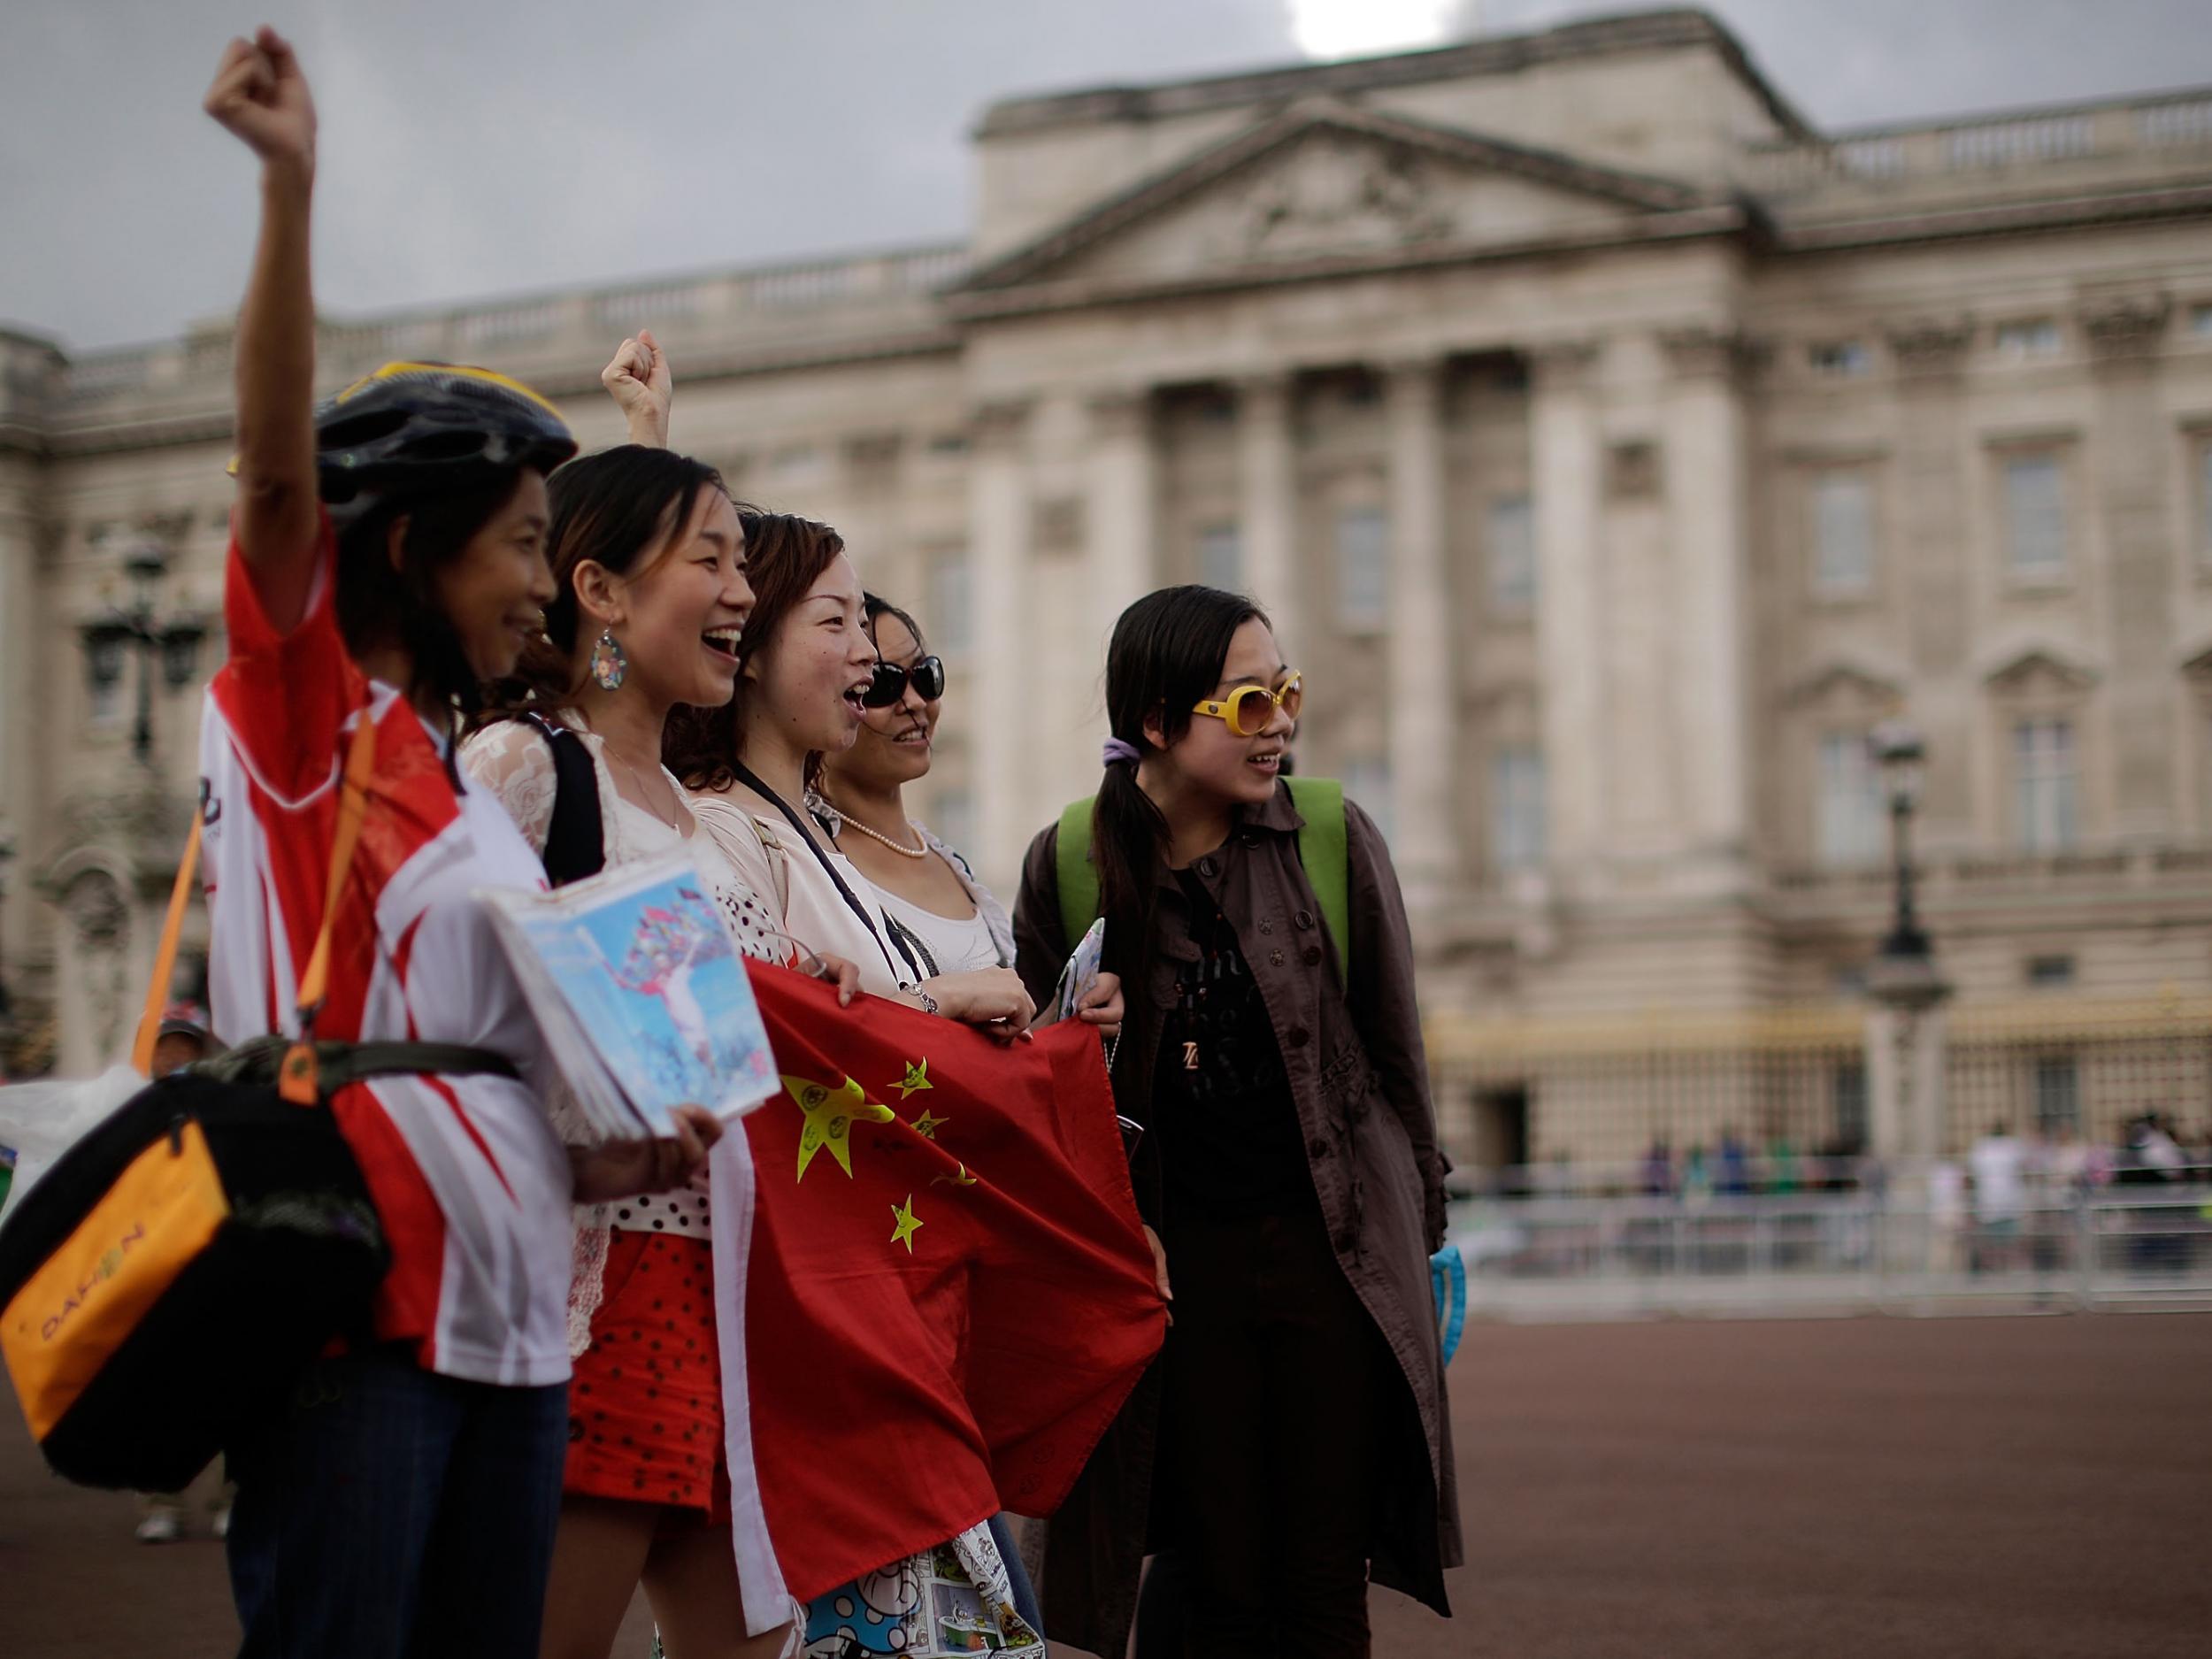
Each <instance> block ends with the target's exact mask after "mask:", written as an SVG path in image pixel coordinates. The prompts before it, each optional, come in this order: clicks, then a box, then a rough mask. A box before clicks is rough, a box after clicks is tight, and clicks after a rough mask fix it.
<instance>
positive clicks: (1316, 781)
mask: <svg viewBox="0 0 2212 1659" xmlns="http://www.w3.org/2000/svg"><path fill="white" fill-rule="evenodd" d="M1283 781H1284V782H1286V783H1287V784H1288V785H1289V786H1290V798H1291V803H1292V804H1293V805H1294V806H1295V807H1296V808H1297V809H1298V816H1299V817H1300V818H1302V819H1304V820H1305V821H1304V823H1303V824H1302V826H1300V827H1299V831H1298V859H1299V862H1300V863H1301V864H1304V865H1305V867H1306V879H1307V880H1308V881H1309V882H1310V883H1311V884H1312V887H1313V896H1314V899H1315V902H1317V903H1318V904H1319V905H1320V906H1321V920H1322V922H1323V923H1324V925H1325V926H1326V927H1327V928H1328V930H1329V939H1330V941H1331V942H1332V943H1333V944H1334V945H1335V947H1336V965H1337V971H1338V973H1339V975H1340V977H1341V978H1342V979H1344V981H1345V982H1346V983H1347V984H1349V983H1350V981H1351V975H1352V921H1351V916H1352V905H1351V862H1352V854H1351V838H1350V835H1349V833H1348V832H1347V830H1346V828H1345V822H1344V786H1343V785H1342V784H1340V783H1339V782H1337V781H1336V780H1334V779H1333V778H1286V779H1285V780H1283ZM1097 801H1098V797H1097V796H1096V795H1087V796H1086V797H1085V798H1084V799H1082V800H1080V801H1073V802H1070V803H1069V804H1068V808H1067V810H1065V811H1064V812H1063V813H1061V814H1060V835H1059V841H1058V844H1057V845H1056V848H1055V849H1054V853H1055V861H1054V862H1055V863H1056V865H1057V874H1058V876H1059V881H1060V926H1061V927H1062V928H1063V930H1064V932H1065V933H1066V935H1067V939H1068V948H1069V949H1071V950H1072V949H1074V948H1075V941H1077V940H1079V939H1080V938H1082V937H1083V935H1084V934H1085V933H1087V932H1088V931H1089V929H1090V926H1091V924H1092V923H1093V922H1094V921H1095V920H1097V919H1098V866H1097V865H1096V864H1093V863H1092V862H1091V818H1092V812H1093V810H1094V808H1095V806H1096V804H1097Z"/></svg>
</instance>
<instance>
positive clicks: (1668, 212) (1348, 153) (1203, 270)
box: [964, 100, 1744, 300]
mask: <svg viewBox="0 0 2212 1659" xmlns="http://www.w3.org/2000/svg"><path fill="white" fill-rule="evenodd" d="M1743 222H1744V219H1743V214H1742V210H1741V209H1740V207H1739V206H1738V205H1737V204H1735V203H1734V202H1732V201H1731V200H1730V199H1728V198H1726V197H1724V196H1718V195H1717V194H1715V193H1714V192H1712V191H1709V190H1706V189H1703V188H1699V187H1696V186H1693V185H1686V184H1683V183H1680V182H1678V181H1676V180H1667V179H1660V178H1655V177H1651V176H1649V175H1646V174H1640V173H1624V172H1621V171H1619V170H1617V169H1615V168H1609V167H1601V166H1595V165H1591V164H1589V163H1586V162H1581V161H1577V160H1575V159H1574V158H1572V157H1568V156H1563V155H1561V154H1559V153H1557V152H1555V151H1551V150H1532V149H1529V148H1527V147H1526V146H1523V145H1517V144H1510V143H1506V142H1501V141H1499V140H1496V139H1491V138H1486V137H1483V136H1480V135H1479V134H1472V133H1467V132H1463V131H1460V130H1458V129H1455V128H1452V127H1438V126H1434V125H1432V124H1429V123H1426V122H1421V121H1415V120H1410V119H1406V118H1404V117H1402V116H1395V115H1382V114H1378V113H1376V112H1374V111H1368V110H1362V109H1358V108H1356V107H1354V106H1352V105H1350V104H1342V103H1340V102H1337V101H1334V100H1317V101H1313V102H1309V103H1304V104H1297V105H1295V106H1294V107H1293V108H1291V109H1289V110H1286V111H1283V112H1282V113H1281V114H1279V115H1277V116H1274V117H1272V118H1271V119H1268V120H1265V121H1263V122H1260V123H1259V124H1258V125H1256V126H1255V127H1249V128H1248V129H1247V130H1246V131H1244V132H1243V133H1241V134H1237V135H1236V136H1234V137H1232V138H1230V139H1227V140H1225V141H1224V142H1220V143H1218V144H1216V145H1214V146H1213V147H1211V148H1210V149H1208V150H1203V151H1202V152H1201V153H1199V154H1198V155H1196V156H1194V157H1187V158H1186V159H1184V160H1183V161H1181V162H1179V163H1178V164H1177V165H1174V166H1172V167H1171V168H1169V169H1168V170H1166V171H1165V172H1164V173H1158V174H1156V175H1155V176H1154V177H1152V178H1150V179H1148V180H1143V181H1141V182H1140V183H1138V184H1137V185H1135V186H1133V187H1132V188H1129V189H1126V190H1125V191H1122V192H1120V193H1119V194H1118V195H1116V196H1111V197H1109V198H1108V199H1106V200H1105V201H1102V202H1099V203H1096V204H1093V205H1092V206H1090V207H1088V208H1086V209H1085V210H1084V211H1082V212H1080V213H1078V214H1076V215H1075V216H1073V217H1072V218H1071V219H1068V220H1066V221H1064V223H1063V224H1061V225H1060V226H1059V227H1056V228H1055V229H1053V230H1051V231H1049V232H1048V233H1047V234H1044V235H1042V236H1040V237H1038V238H1037V239H1035V240H1034V241H1033V242H1029V243H1028V244H1027V245H1026V246H1025V247H1022V248H1019V249H1017V250H1014V251H1012V252H1010V253H1008V254H1005V255H1003V256H1002V257H999V258H998V259H995V260H994V261H992V262H991V263H989V264H987V265H984V266H983V267H982V268H980V269H979V270H978V271H977V272H975V273H973V274H972V276H971V277H970V278H969V280H968V281H967V282H966V283H965V284H964V289H965V292H966V294H967V295H968V296H972V298H974V299H976V300H985V299H986V298H987V296H994V295H1003V294H1007V293H1009V292H1010V291H1013V290H1026V289H1034V288H1062V289H1066V288H1082V289H1085V290H1088V291H1098V290H1102V289H1103V290H1113V289H1118V288H1119V289H1142V288H1158V287H1163V286H1168V287H1172V286H1177V285H1183V284H1188V283H1191V282H1194V281H1196V282H1202V283H1221V282H1230V281H1240V280H1268V279H1270V278H1271V277H1277V278H1279V277H1281V276H1284V275H1289V274H1300V273H1316V272H1318V271H1326V270H1334V269H1340V268H1345V267H1354V268H1356V267H1359V266H1362V265H1377V264H1402V263H1409V262H1416V263H1417V262H1420V261H1422V260H1425V259H1430V258H1438V257H1450V256H1452V255H1455V254H1462V253H1470V252H1474V253H1480V252H1506V251H1510V250H1515V249H1523V248H1525V249H1528V250H1532V251H1533V250H1540V249H1543V248H1546V247H1550V246H1565V247H1574V246H1587V245H1590V244H1592V243H1594V242H1596V243H1602V242H1610V241H1616V240H1622V239H1634V240H1640V239H1642V238H1643V237H1646V236H1653V235H1663V234H1694V233H1696V232H1698V231H1701V230H1706V231H1722V230H1728V229H1732V228H1737V227H1740V226H1741V225H1742V223H1743Z"/></svg>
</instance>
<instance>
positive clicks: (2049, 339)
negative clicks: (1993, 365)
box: [1997, 317, 2065, 363]
mask: <svg viewBox="0 0 2212 1659" xmlns="http://www.w3.org/2000/svg"><path fill="white" fill-rule="evenodd" d="M2064 346H2065V338H2064V336H2063V335H2062V334H2060V333H2059V331H2058V324H2057V323H2056V322H2055V321H2054V320H2053V319H2050V318H2048V317H2031V318H2024V319H2021V320H2019V321H2017V322H2009V323H2000V324H1998V325H1997V355H1998V356H1999V357H2008V358H2010V359H2011V360H2013V361H2014V362H2016V363H2025V362H2028V361H2030V360H2031V359H2033V358H2036V357H2056V356H2058V354H2059V352H2060V351H2061V350H2062V349H2063V348H2064Z"/></svg>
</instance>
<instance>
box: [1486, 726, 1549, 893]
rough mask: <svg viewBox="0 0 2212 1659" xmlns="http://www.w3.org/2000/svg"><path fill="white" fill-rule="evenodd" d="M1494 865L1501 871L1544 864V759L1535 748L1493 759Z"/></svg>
mask: <svg viewBox="0 0 2212 1659" xmlns="http://www.w3.org/2000/svg"><path fill="white" fill-rule="evenodd" d="M1490 862H1491V864H1492V865H1493V866H1494V868H1496V869H1499V870H1527V869H1531V868H1533V867H1534V866H1536V865H1539V864H1542V863H1543V862H1544V756H1543V751H1542V750H1540V749H1536V748H1534V747H1533V746H1532V745H1527V744H1516V745H1514V746H1512V747H1510V748H1508V749H1499V750H1498V751H1497V752H1496V753H1494V755H1492V756H1491V757H1490Z"/></svg>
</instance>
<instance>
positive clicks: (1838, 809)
mask: <svg viewBox="0 0 2212 1659" xmlns="http://www.w3.org/2000/svg"><path fill="white" fill-rule="evenodd" d="M1818 789H1819V795H1818V798H1817V800H1816V819H1815V827H1814V837H1815V841H1816V850H1817V853H1818V856H1819V858H1820V862H1821V863H1822V864H1827V865H1829V866H1831V867H1833V868H1847V867H1850V866H1853V865H1859V864H1877V863H1879V862H1880V860H1881V857H1882V849H1883V843H1884V839H1885V837H1884V822H1883V820H1884V817H1885V811H1884V808H1885V803H1884V801H1883V799H1882V779H1881V773H1880V772H1879V770H1878V768H1877V767H1876V766H1875V764H1874V757H1872V756H1871V755H1870V754H1869V753H1867V748H1866V733H1863V732H1830V733H1825V734H1824V736H1823V737H1822V738H1821V740H1820V775H1819V780H1818Z"/></svg>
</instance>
